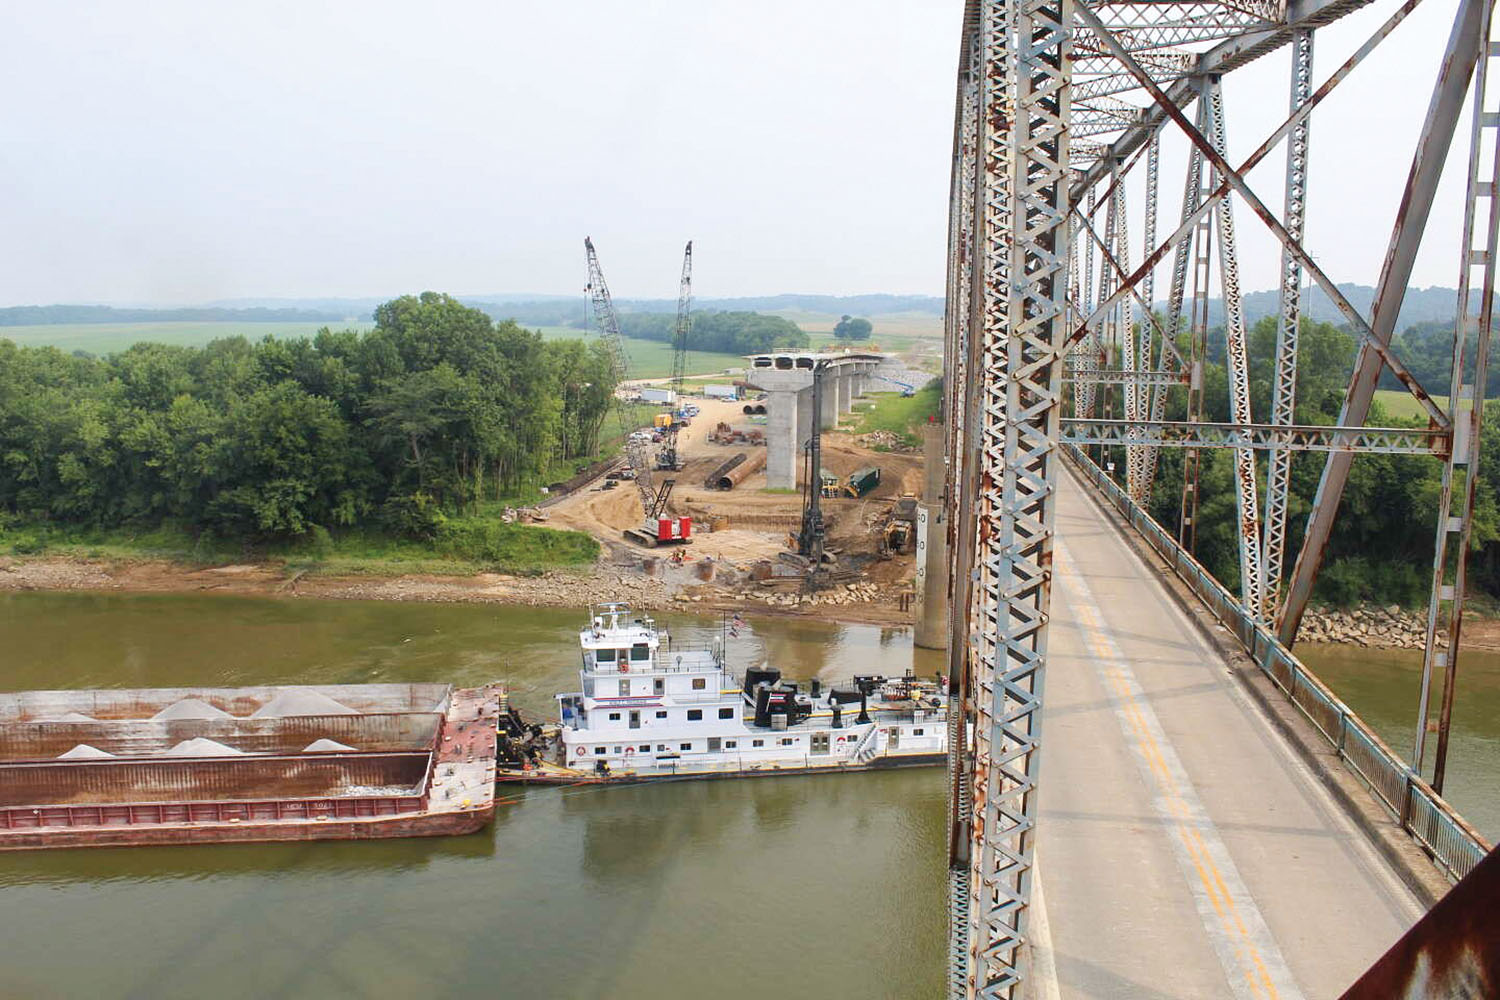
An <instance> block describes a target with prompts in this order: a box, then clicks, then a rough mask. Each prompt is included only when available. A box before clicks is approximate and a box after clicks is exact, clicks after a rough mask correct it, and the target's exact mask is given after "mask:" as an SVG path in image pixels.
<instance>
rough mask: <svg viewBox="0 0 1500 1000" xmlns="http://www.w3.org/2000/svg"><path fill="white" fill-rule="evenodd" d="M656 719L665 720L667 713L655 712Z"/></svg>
mask: <svg viewBox="0 0 1500 1000" xmlns="http://www.w3.org/2000/svg"><path fill="white" fill-rule="evenodd" d="M656 717H657V718H658V719H665V718H666V717H667V713H666V712H657V713H656Z"/></svg>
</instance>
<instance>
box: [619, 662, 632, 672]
mask: <svg viewBox="0 0 1500 1000" xmlns="http://www.w3.org/2000/svg"><path fill="white" fill-rule="evenodd" d="M620 673H622V674H628V673H630V664H628V663H626V662H625V661H623V660H621V661H620Z"/></svg>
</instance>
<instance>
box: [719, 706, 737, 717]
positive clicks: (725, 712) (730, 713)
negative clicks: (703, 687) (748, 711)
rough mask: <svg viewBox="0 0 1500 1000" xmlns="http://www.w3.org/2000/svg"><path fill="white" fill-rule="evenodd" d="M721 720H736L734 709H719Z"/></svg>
mask: <svg viewBox="0 0 1500 1000" xmlns="http://www.w3.org/2000/svg"><path fill="white" fill-rule="evenodd" d="M719 718H721V719H732V718H734V709H732V708H721V709H719Z"/></svg>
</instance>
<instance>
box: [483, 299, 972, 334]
mask: <svg viewBox="0 0 1500 1000" xmlns="http://www.w3.org/2000/svg"><path fill="white" fill-rule="evenodd" d="M464 302H465V304H467V305H470V306H473V307H474V308H476V309H483V310H484V311H485V312H486V313H489V314H490V316H492V317H494V318H495V319H514V320H515V321H516V322H518V323H523V324H525V323H533V324H540V325H544V326H582V325H583V324H584V313H583V299H582V297H581V296H580V297H579V298H576V299H551V298H549V299H533V300H530V301H527V300H522V299H507V300H490V299H486V298H481V297H475V298H465V299H464ZM693 307H694V308H695V309H701V310H703V311H705V312H708V311H712V312H726V313H744V312H759V313H773V312H809V313H826V314H832V315H834V316H839V315H842V314H844V313H848V314H849V315H851V316H881V315H885V314H888V313H898V312H908V313H912V312H914V313H927V314H929V315H933V316H941V315H942V314H943V300H942V299H941V298H939V297H937V296H935V295H760V296H749V297H741V298H728V299H715V298H699V299H694V300H693ZM615 308H616V309H618V310H619V311H620V312H622V313H674V312H676V311H677V300H676V299H615Z"/></svg>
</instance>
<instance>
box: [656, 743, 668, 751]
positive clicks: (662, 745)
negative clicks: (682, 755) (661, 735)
mask: <svg viewBox="0 0 1500 1000" xmlns="http://www.w3.org/2000/svg"><path fill="white" fill-rule="evenodd" d="M656 749H657V750H658V751H664V750H666V749H667V745H666V744H665V743H658V744H656Z"/></svg>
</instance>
